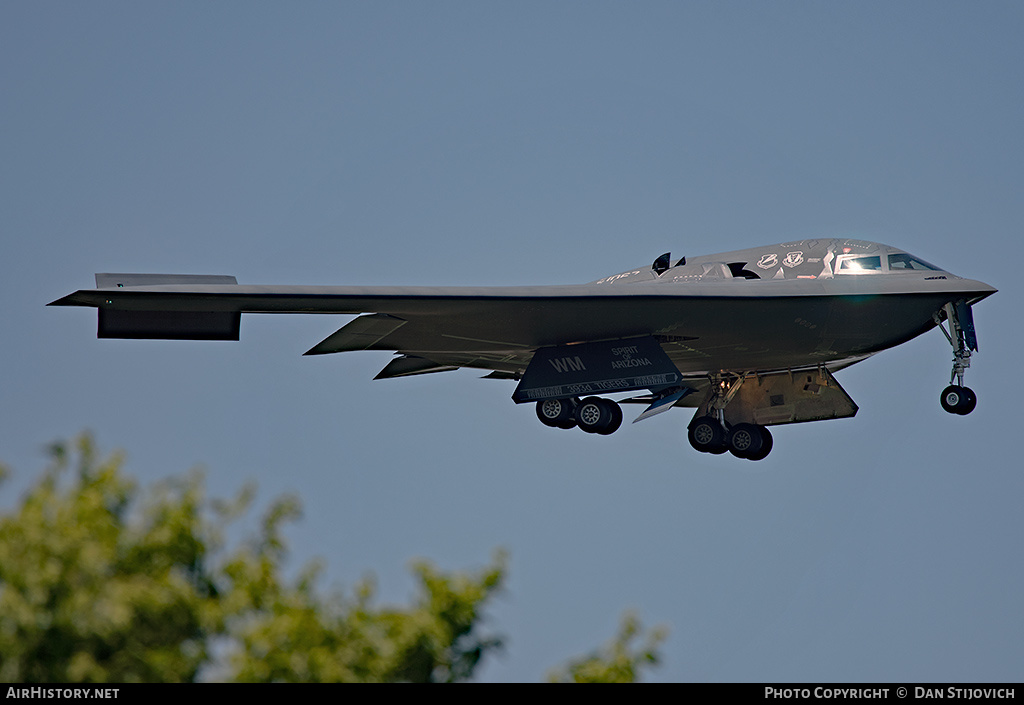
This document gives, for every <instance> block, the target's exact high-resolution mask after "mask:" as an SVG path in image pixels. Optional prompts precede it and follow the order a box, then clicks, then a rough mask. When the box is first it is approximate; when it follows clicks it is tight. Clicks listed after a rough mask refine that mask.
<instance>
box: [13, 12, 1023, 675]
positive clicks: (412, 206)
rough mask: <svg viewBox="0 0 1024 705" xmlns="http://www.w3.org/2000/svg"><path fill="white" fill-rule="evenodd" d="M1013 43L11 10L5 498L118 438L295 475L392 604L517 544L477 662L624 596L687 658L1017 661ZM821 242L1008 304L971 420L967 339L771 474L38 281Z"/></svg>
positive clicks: (228, 486)
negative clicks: (417, 568) (72, 300)
mask: <svg viewBox="0 0 1024 705" xmlns="http://www.w3.org/2000/svg"><path fill="white" fill-rule="evenodd" d="M1022 30H1024V9H1022V8H1021V7H1020V5H1019V4H1018V3H1012V2H985V3H967V2H902V3H888V2H857V3H844V4H839V3H811V2H785V3H783V2H772V3H762V2H756V3H754V2H750V3H747V2H719V3H710V2H666V3H662V2H645V3H631V4H626V3H603V2H559V3H549V2H515V3H470V2H432V3H412V2H387V3H369V2H345V3H342V2H336V3H321V2H306V3H288V4H285V3H266V2H245V3H242V2H220V3H198V2H186V3H141V4H140V3H127V2H92V3H85V4H82V3H71V2H34V3H6V4H5V5H4V6H3V8H2V10H0V96H2V98H0V126H2V128H3V129H2V131H0V213H2V216H3V218H2V221H0V223H2V226H0V227H2V239H0V243H2V249H0V255H2V256H0V274H2V277H0V296H2V300H3V302H4V306H3V314H2V315H3V319H2V322H3V330H4V333H5V335H4V344H3V347H2V352H0V361H2V368H0V395H2V398H3V402H4V403H3V408H4V411H3V412H2V417H0V420H2V423H0V460H2V461H3V462H5V463H6V464H8V465H9V466H11V467H13V468H14V469H15V471H16V475H15V476H14V477H13V478H12V480H11V481H9V482H8V483H6V484H5V485H4V487H3V489H2V494H0V504H2V505H3V506H10V505H12V504H13V503H14V502H15V501H16V499H17V496H18V494H19V493H20V492H21V491H22V489H23V488H24V487H25V486H26V485H27V483H28V482H30V481H31V479H32V478H33V476H34V473H35V472H36V471H37V470H38V469H39V467H40V466H41V465H42V464H43V454H42V448H43V447H44V446H45V444H46V443H48V442H49V441H52V440H54V439H56V438H67V437H69V436H71V435H73V434H75V433H77V432H79V431H80V430H82V429H91V430H92V431H93V432H94V433H95V435H96V437H97V439H98V440H99V442H100V444H101V445H102V446H103V447H104V448H106V449H114V448H124V449H125V450H126V451H127V454H128V469H129V470H130V471H131V472H132V473H133V474H135V475H136V476H138V477H139V478H140V479H142V480H143V481H145V482H151V481H155V480H157V479H159V478H162V477H166V476H168V475H171V474H177V473H181V472H183V471H185V470H187V469H188V468H190V467H193V466H196V465H201V466H203V467H205V468H206V471H207V478H208V484H209V487H210V491H211V493H212V494H214V495H218V496H224V495H228V494H231V493H233V492H234V491H235V490H236V489H237V488H238V487H239V486H240V485H241V484H242V483H243V482H244V481H247V480H256V481H257V482H258V483H259V487H260V493H261V497H263V498H264V499H266V498H268V497H270V496H273V495H276V494H278V493H280V492H285V491H287V492H295V493H297V494H298V495H299V496H300V497H301V498H302V499H303V502H304V506H305V517H304V519H303V520H302V522H301V523H300V524H298V525H296V526H295V527H293V528H292V530H291V531H290V532H289V537H290V539H291V543H292V548H293V551H294V564H293V565H296V566H297V565H298V564H299V563H300V562H302V561H304V560H306V559H308V558H311V557H313V556H321V557H323V558H324V559H325V560H326V562H327V564H328V566H329V570H328V579H329V580H328V583H334V584H338V585H343V586H345V585H351V583H352V582H353V581H354V580H356V579H357V578H359V577H361V576H363V575H364V574H366V573H368V572H370V573H373V574H374V575H375V576H376V577H377V581H378V583H379V586H380V592H381V596H382V599H384V600H390V601H405V600H406V599H407V598H408V596H409V594H410V591H411V589H412V582H411V579H410V578H409V576H408V574H407V564H408V561H409V560H410V559H411V558H413V557H417V556H424V557H428V558H431V559H433V560H434V561H436V562H437V563H438V564H439V565H441V566H442V567H444V568H447V569H460V568H468V567H473V566H478V565H481V564H483V563H484V562H485V561H486V560H487V559H488V557H489V556H490V554H491V552H492V550H493V549H495V548H496V547H499V546H500V547H505V548H507V549H508V551H509V553H510V557H511V564H510V582H509V586H508V591H507V592H506V594H505V595H504V596H503V597H501V598H500V599H499V600H498V601H497V602H496V603H495V605H494V608H493V610H492V611H491V622H490V624H491V626H492V627H493V629H495V630H496V631H499V632H502V633H504V634H505V635H506V636H507V649H506V651H505V653H504V654H503V655H502V656H501V657H499V658H497V659H495V660H493V661H492V662H490V663H488V664H486V666H485V667H484V669H483V671H482V673H481V676H482V678H483V679H484V680H536V679H539V678H541V677H542V676H543V674H544V672H545V670H546V669H547V668H549V667H551V666H553V665H555V664H557V663H559V662H561V661H564V660H565V659H566V658H568V657H570V656H572V655H575V654H578V653H580V652H581V651H584V650H588V649H590V648H592V647H594V646H596V645H597V644H599V643H600V642H602V641H604V640H605V639H607V638H608V637H610V636H611V635H612V633H613V632H614V629H615V626H616V624H617V622H618V618H619V615H620V614H621V612H622V611H623V610H624V609H626V608H632V609H635V610H637V612H638V613H639V614H640V616H641V618H642V619H643V620H644V622H645V623H646V624H665V625H667V626H668V627H669V628H670V629H671V636H670V638H669V640H668V641H667V642H666V643H665V645H664V648H663V654H664V662H663V664H662V665H661V667H660V668H659V669H658V670H656V671H654V672H653V673H652V676H651V677H652V679H654V680H715V681H744V680H755V681H762V680H764V681H830V680H839V681H858V680H862V681H877V680H881V681H906V682H910V681H978V680H982V681H987V680H1009V681H1019V680H1020V679H1021V675H1022V672H1021V665H1020V664H1021V653H1022V650H1024V637H1022V634H1024V607H1022V606H1021V601H1020V595H1021V594H1022V593H1024V569H1022V567H1021V562H1020V560H1019V556H1020V545H1021V539H1022V533H1024V525H1022V520H1021V517H1020V509H1019V507H1020V502H1019V497H1020V496H1021V493H1022V491H1024V480H1022V477H1021V471H1020V460H1019V456H1020V454H1021V450H1020V448H1018V446H1017V440H1018V436H1019V435H1020V418H1021V414H1020V410H1019V399H1020V395H1021V392H1022V389H1021V387H1022V384H1021V380H1020V374H1019V371H1018V364H1017V361H1018V351H1019V350H1020V349H1021V347H1022V344H1024V340H1022V338H1024V336H1022V333H1021V329H1020V326H1019V322H1020V304H1021V290H1020V283H1019V281H1020V267H1021V263H1022V260H1024V257H1022V255H1024V245H1022V244H1021V238H1020V233H1021V231H1022V225H1024V215H1022V210H1021V194H1022V168H1021V163H1022V156H1024V154H1022V152H1024V150H1022V147H1024V145H1022V140H1024V137H1022V132H1021V129H1020V126H1021V125H1022V124H1024V93H1022V91H1021V90H1020V86H1021V80H1022V78H1024V72H1022V67H1024V63H1022V59H1024V53H1022V52H1024V50H1022V48H1021V45H1020V41H1019V37H1020V36H1021V34H1022ZM827 236H844V237H857V238H863V239H869V240H878V241H881V242H886V243H888V244H892V245H895V246H898V247H902V248H904V249H906V250H908V251H910V252H913V253H914V254H917V255H918V256H920V257H923V258H924V259H926V260H929V261H932V262H935V263H936V264H938V265H940V266H942V267H944V268H947V269H949V270H951V271H953V272H955V273H957V274H961V275H963V276H967V277H970V278H975V279H980V280H982V281H985V282H988V283H990V284H992V285H994V286H996V287H998V288H999V289H1000V292H999V294H997V295H996V296H994V297H992V298H991V299H988V300H986V301H985V302H984V303H983V304H982V305H980V306H978V308H977V311H976V313H975V315H976V322H977V324H978V333H979V340H980V344H981V352H980V354H978V355H977V356H976V357H975V358H974V361H973V364H974V366H973V367H972V369H971V370H970V371H969V373H968V383H969V384H970V386H971V387H973V388H974V389H975V391H976V392H977V394H978V397H979V402H978V408H977V410H976V411H975V412H974V413H973V414H972V415H971V416H968V417H962V418H961V417H953V416H950V415H947V414H945V413H944V412H943V411H942V410H941V409H940V408H939V404H938V395H939V391H940V390H941V389H942V387H943V386H945V384H947V383H948V376H949V368H950V358H951V355H950V351H949V347H948V345H947V343H946V342H945V340H944V339H943V338H942V336H941V334H940V333H938V332H934V331H933V332H931V333H929V334H927V335H925V336H923V337H921V338H919V339H917V340H915V341H912V342H910V343H908V344H906V345H904V346H902V347H900V348H898V349H895V350H891V351H887V352H885V353H882V354H880V355H879V356H877V357H875V358H873V359H871V360H868V361H866V362H864V363H862V364H860V365H857V366H855V367H853V368H850V369H849V370H846V371H844V372H842V373H840V374H839V380H840V382H841V383H842V384H843V385H844V387H845V388H846V390H847V391H848V392H849V393H850V395H851V396H852V397H853V398H854V399H855V400H856V401H857V403H858V404H859V406H860V412H859V414H858V415H857V416H856V417H855V418H853V419H847V420H839V421H829V422H822V423H815V424H800V425H795V426H789V427H783V428H779V429H777V431H776V432H775V449H774V450H773V452H772V454H771V456H770V457H769V458H768V459H766V460H764V461H762V462H760V463H750V462H746V461H739V460H736V459H733V458H732V457H731V456H724V457H712V456H707V455H701V454H697V453H695V452H694V451H692V450H691V449H690V448H689V446H688V444H687V443H686V440H685V425H686V423H687V421H688V420H689V415H688V414H687V413H686V412H683V411H673V412H670V413H668V414H663V415H660V416H658V417H656V418H654V419H651V420H650V421H645V422H644V423H642V424H637V425H635V426H632V425H629V424H628V423H627V424H624V428H623V429H622V430H621V431H619V432H618V433H616V434H615V435H613V436H610V437H593V436H587V435H584V434H581V433H578V432H561V431H556V430H553V429H548V428H545V427H542V426H541V425H540V424H539V423H538V422H537V420H536V418H535V417H534V414H533V410H532V409H531V408H529V407H527V406H522V407H517V406H516V405H514V404H513V403H512V402H511V400H510V398H509V397H510V395H511V393H512V386H511V385H510V384H509V383H506V382H500V381H492V380H480V379H478V377H479V373H474V372H471V371H466V370H461V371H458V372H454V373H446V374H439V375H428V376H424V377H418V378H411V379H405V380H385V381H378V382H374V381H372V377H373V375H374V374H375V373H376V372H377V371H378V370H379V369H380V368H382V367H383V366H384V365H385V364H386V363H387V361H388V359H389V356H388V355H387V354H385V353H350V354H345V355H331V356H323V357H317V358H303V357H302V356H301V353H302V352H304V351H305V350H307V349H308V348H309V347H311V346H312V345H313V344H315V343H316V342H318V341H319V340H321V339H323V338H324V337H326V336H327V335H329V334H330V333H331V332H333V331H334V330H336V329H337V328H338V327H340V326H341V325H343V324H344V323H345V322H346V321H347V320H348V317H336V316H248V317H246V318H244V319H243V322H242V339H241V342H238V343H190V342H165V341H110V340H96V338H95V315H94V314H93V313H91V312H89V311H85V310H76V309H53V308H50V309H47V308H45V306H44V305H45V304H46V303H47V302H49V301H52V300H54V299H56V298H58V297H60V296H63V295H64V294H66V293H68V292H70V291H73V290H75V289H79V288H88V287H91V286H92V276H93V273H94V272H103V271H113V272H117V271H124V272H146V271H154V272H188V273H212V274H233V275H235V276H237V277H238V280H239V282H240V283H249V284H547V283H575V282H586V281H592V280H594V279H597V278H600V277H603V276H606V275H608V274H611V273H614V272H618V271H621V270H623V269H626V268H629V267H634V266H639V265H646V264H647V263H649V262H651V261H652V260H653V259H654V258H655V257H656V256H657V255H659V254H661V253H662V252H665V251H666V250H671V251H672V252H673V253H674V255H676V256H679V255H691V256H693V255H699V254H708V253H713V252H716V251H725V250H735V249H741V248H745V247H753V246H757V245H763V244H770V243H775V242H781V241H786V240H792V239H799V238H804V237H816V238H817V237H827ZM627 411H628V410H627ZM628 417H629V414H628V413H627V422H628V420H629V418H628ZM1015 457H1016V458H1018V460H1016V461H1015V460H1014V458H1015Z"/></svg>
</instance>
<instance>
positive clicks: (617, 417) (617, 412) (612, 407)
mask: <svg viewBox="0 0 1024 705" xmlns="http://www.w3.org/2000/svg"><path fill="white" fill-rule="evenodd" d="M601 403H602V404H604V405H605V406H606V407H607V409H608V412H609V414H611V418H610V419H609V420H608V425H607V426H605V427H604V428H602V429H600V430H599V431H598V433H599V434H601V435H602V436H610V435H612V434H613V433H615V432H616V431H618V430H619V426H621V425H622V407H621V406H619V405H618V404H616V403H615V402H613V401H612V400H611V399H601Z"/></svg>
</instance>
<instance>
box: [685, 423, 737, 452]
mask: <svg viewBox="0 0 1024 705" xmlns="http://www.w3.org/2000/svg"><path fill="white" fill-rule="evenodd" d="M686 438H687V440H689V441H690V445H691V446H693V449H694V450H696V451H699V452H701V453H714V454H716V455H717V454H719V453H724V452H725V450H726V448H727V446H726V445H725V429H724V428H722V424H721V423H719V421H718V419H716V418H715V417H713V416H701V417H700V418H696V419H694V420H693V421H691V422H690V427H689V429H688V430H687V432H686Z"/></svg>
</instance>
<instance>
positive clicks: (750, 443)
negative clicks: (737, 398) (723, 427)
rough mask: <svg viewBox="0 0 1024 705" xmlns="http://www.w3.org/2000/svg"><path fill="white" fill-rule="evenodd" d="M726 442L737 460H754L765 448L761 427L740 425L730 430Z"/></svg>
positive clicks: (747, 424)
mask: <svg viewBox="0 0 1024 705" xmlns="http://www.w3.org/2000/svg"><path fill="white" fill-rule="evenodd" d="M725 440H726V443H727V444H728V445H729V452H730V453H732V454H733V455H735V456H736V457H737V458H753V457H754V456H756V455H757V454H758V453H760V452H761V449H762V448H763V447H764V440H765V437H764V436H763V435H762V434H761V426H756V425H754V424H752V423H738V424H736V425H735V426H733V427H732V428H731V429H730V430H729V435H728V436H726V438H725Z"/></svg>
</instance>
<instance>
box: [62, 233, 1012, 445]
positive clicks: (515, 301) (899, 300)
mask: <svg viewBox="0 0 1024 705" xmlns="http://www.w3.org/2000/svg"><path fill="white" fill-rule="evenodd" d="M995 292H996V289H994V288H992V287H991V286H989V285H988V284H984V283H982V282H980V281H974V280H971V279H964V278H961V277H958V276H956V275H954V274H951V273H950V272H947V271H945V270H943V269H940V268H939V267H937V266H935V265H933V264H929V263H928V262H925V261H924V260H922V259H920V258H918V257H915V256H914V255H911V254H909V253H907V252H904V251H902V250H899V249H896V248H893V247H889V246H887V245H882V244H879V243H874V242H866V241H862V240H843V239H821V240H802V241H797V242H787V243H781V244H778V245H769V246H765V247H757V248H753V249H748V250H739V251H735V252H726V253H722V254H717V255H707V256H701V257H691V258H686V257H683V258H679V259H673V258H672V257H671V255H670V254H668V253H666V254H664V255H662V256H661V257H658V258H657V259H656V260H655V261H654V263H653V265H651V266H648V267H641V268H637V269H632V270H628V271H625V272H621V273H619V274H614V275H612V276H609V277H605V278H603V279H598V280H597V281H594V282H590V283H588V284H578V285H566V286H521V287H394V286H372V287H367V286H248V285H239V284H238V283H237V282H236V280H235V278H234V277H231V276H211V275H167V274H97V275H96V288H95V289H85V290H80V291H76V292H75V293H73V294H69V295H68V296H65V297H64V298H62V299H59V300H57V301H54V302H53V303H52V304H50V305H53V306H91V307H95V308H97V309H99V325H98V337H100V338H153V339H184V340H238V338H239V326H240V319H241V314H242V313H320V314H324V313H327V314H364V315H360V316H358V317H357V318H355V319H353V320H352V321H350V322H349V323H348V324H347V325H345V326H344V327H342V328H341V329H340V330H338V331H337V332H335V333H333V334H332V335H330V336H328V337H327V338H326V339H324V340H323V341H321V342H320V343H318V344H317V345H315V346H313V348H312V349H310V350H309V351H308V352H307V353H306V354H307V355H321V354H326V353H337V352H348V351H354V350H389V351H394V352H395V353H396V357H395V358H393V359H392V360H391V361H390V362H389V363H388V364H387V366H386V367H384V369H383V370H381V372H380V373H379V374H378V375H377V377H376V379H384V378H390V377H404V376H408V375H417V374H426V373H432V372H443V371H447V370H454V369H458V368H460V367H469V368H476V369H481V370H488V371H489V374H487V375H486V377H487V378H493V379H508V380H516V381H518V386H517V387H516V389H515V392H514V393H513V395H512V399H513V400H514V401H515V402H516V403H517V404H525V403H532V404H534V405H535V407H536V412H537V417H538V418H539V419H540V421H541V423H543V424H544V425H546V426H550V427H555V428H563V429H569V428H573V427H578V428H580V429H581V430H583V431H585V432H587V433H595V434H602V435H607V434H611V433H613V432H614V431H615V430H617V429H618V428H619V426H620V425H621V423H622V409H621V406H620V404H621V403H642V404H646V405H647V408H646V409H645V410H644V411H643V412H642V413H641V414H640V415H639V416H638V417H637V418H636V421H640V420H642V419H646V418H649V417H650V416H653V415H655V414H658V413H661V412H663V411H667V410H669V409H671V408H673V407H689V408H696V411H695V413H694V415H693V419H692V420H691V421H690V423H689V426H688V434H687V435H688V439H689V442H690V444H691V445H692V446H693V447H694V448H695V449H696V450H698V451H701V452H705V453H714V454H720V453H724V452H726V451H728V452H731V453H732V454H733V455H734V456H736V457H739V458H747V459H750V460H760V459H762V458H764V457H765V456H767V455H768V453H769V452H770V451H771V449H772V435H771V433H770V432H769V431H768V427H770V426H776V425H779V424H789V423H800V422H805V421H819V420H823V419H835V418H843V417H849V416H853V415H854V414H855V413H856V412H857V405H856V404H855V403H854V402H853V400H852V399H851V398H850V397H849V395H848V394H847V393H846V391H845V390H844V389H843V388H842V387H841V386H840V385H839V382H837V381H836V378H835V377H834V373H835V372H836V371H838V370H841V369H843V368H844V367H848V366H849V365H852V364H854V363H856V362H860V361H861V360H864V359H866V358H868V357H870V356H871V355H874V354H875V353H877V352H880V351H882V350H885V349H887V348H891V347H894V346H896V345H900V344H901V343H905V342H907V341H908V340H911V339H913V338H916V337H917V336H919V335H921V334H923V333H925V332H927V331H929V330H930V329H932V328H934V327H939V328H940V329H941V330H942V332H943V333H944V335H945V337H946V339H947V340H948V341H949V343H950V345H951V346H952V349H953V369H952V374H951V375H950V383H949V386H947V387H946V388H945V389H944V390H943V391H942V393H941V395H940V402H941V404H942V408H943V409H945V410H946V411H948V412H950V413H953V414H968V413H970V412H971V411H972V410H973V409H974V407H975V404H976V402H977V398H976V396H975V394H974V392H973V391H971V390H970V389H969V388H967V387H965V386H964V382H963V378H964V372H965V371H966V369H967V368H968V367H969V366H970V361H971V354H972V353H973V352H977V350H978V340H977V335H976V333H975V329H974V319H973V315H972V309H971V307H972V306H973V305H974V304H976V303H977V302H979V301H981V300H982V299H984V298H986V297H987V296H990V295H991V294H994V293H995ZM622 392H633V393H636V392H643V393H642V394H638V395H635V396H630V397H627V398H625V399H620V400H619V401H613V400H612V399H610V398H609V397H608V396H607V395H609V394H618V393H622Z"/></svg>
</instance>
